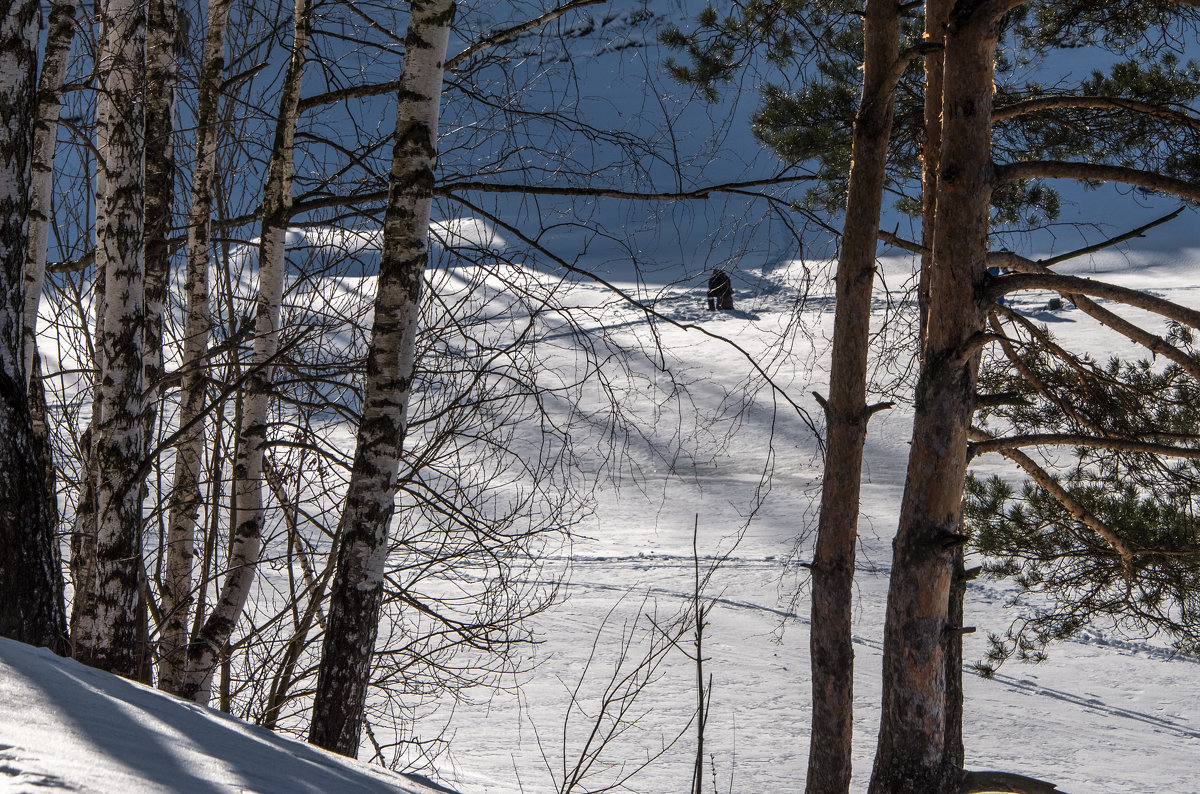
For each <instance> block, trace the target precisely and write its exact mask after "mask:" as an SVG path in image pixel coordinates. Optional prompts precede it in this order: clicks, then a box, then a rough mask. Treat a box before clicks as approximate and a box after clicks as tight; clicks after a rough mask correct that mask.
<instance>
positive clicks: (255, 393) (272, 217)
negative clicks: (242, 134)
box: [179, 0, 312, 703]
mask: <svg viewBox="0 0 1200 794" xmlns="http://www.w3.org/2000/svg"><path fill="white" fill-rule="evenodd" d="M223 2H225V3H226V11H225V13H227V11H228V0H223ZM311 13H312V3H311V0H297V2H296V7H295V23H294V34H293V40H292V55H291V61H290V62H289V64H288V70H287V74H286V76H285V77H284V85H283V93H282V97H281V99H280V104H279V117H278V121H277V123H276V127H275V142H274V145H273V147H272V150H271V161H270V164H269V165H268V170H267V181H266V184H265V186H264V187H263V222H262V231H261V234H260V235H259V241H260V248H259V266H258V304H257V306H256V309H255V319H254V330H255V336H254V353H253V357H252V359H251V362H250V367H251V369H250V373H249V377H248V378H247V382H246V388H245V392H244V397H243V400H244V402H243V409H242V410H243V413H242V419H241V425H240V426H241V428H242V431H241V437H240V438H239V439H238V445H237V454H236V456H235V460H234V471H233V477H234V494H235V512H234V518H233V537H232V539H231V542H230V553H229V570H228V571H227V573H226V575H225V579H224V581H223V582H222V585H221V591H220V594H219V595H218V597H217V601H216V603H215V604H214V605H213V608H212V611H211V613H210V614H209V615H208V617H207V618H206V619H205V621H204V623H203V624H202V625H201V627H200V628H199V630H198V631H197V632H196V633H195V636H193V637H192V640H191V642H190V643H189V645H188V651H187V663H186V665H187V669H186V672H185V674H184V676H183V681H182V686H181V687H180V689H179V694H180V695H182V696H183V697H186V698H188V699H190V700H194V701H196V702H197V703H207V702H208V699H209V697H210V696H211V693H212V676H213V672H214V671H215V669H216V666H217V664H218V662H219V661H220V655H221V648H222V647H224V646H225V643H226V642H228V641H229V637H230V635H231V634H232V633H233V628H234V626H235V625H236V624H237V621H238V618H239V617H240V616H241V614H242V610H243V609H244V608H245V605H246V599H247V598H248V597H249V595H250V586H251V584H253V582H254V573H255V567H256V566H257V564H258V557H259V550H260V547H261V545H262V527H263V497H262V489H263V477H262V471H263V455H264V454H265V450H266V436H267V408H268V403H269V397H270V388H271V367H270V364H271V361H272V360H273V359H274V357H275V353H276V351H277V349H278V346H279V313H280V305H281V303H282V301H283V276H284V253H285V250H284V244H285V234H286V231H287V222H288V218H289V217H290V214H291V205H292V168H293V164H292V153H293V138H294V135H295V130H296V117H297V113H298V110H297V109H298V107H299V104H300V81H301V77H302V75H303V73H304V60H305V57H306V53H307V50H308V37H309V29H310V15H311ZM210 35H211V32H210ZM214 111H215V105H214ZM214 123H215V117H214ZM212 132H213V135H214V139H215V128H214V130H213V131H212ZM191 255H192V254H191V253H190V252H189V257H190V256H191ZM205 256H206V257H207V253H205Z"/></svg>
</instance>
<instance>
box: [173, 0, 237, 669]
mask: <svg viewBox="0 0 1200 794" xmlns="http://www.w3.org/2000/svg"><path fill="white" fill-rule="evenodd" d="M231 5H232V2H231V0H213V2H210V3H209V6H208V31H207V33H206V35H205V41H204V55H203V60H202V62H201V67H200V69H201V71H200V85H199V97H198V99H197V111H196V160H195V166H194V168H193V173H192V197H191V201H190V206H189V209H188V218H187V240H188V243H187V278H186V287H185V289H186V292H187V316H186V318H185V320H184V340H183V361H182V363H181V365H180V368H181V370H182V372H183V378H182V383H181V386H180V398H179V403H180V405H179V425H180V429H181V430H182V431H183V433H182V435H181V436H180V439H179V443H178V444H177V445H176V448H175V472H174V480H173V484H172V490H171V497H170V502H169V508H168V516H167V547H166V562H165V565H164V571H163V582H162V591H161V605H160V606H161V610H162V614H163V625H162V629H161V639H160V640H159V665H158V678H159V680H158V686H159V688H160V689H164V690H166V691H168V692H173V693H178V692H179V691H180V687H181V686H182V683H183V676H184V670H185V667H186V661H187V634H188V632H187V620H188V609H189V607H190V604H191V601H192V559H193V557H194V556H195V536H196V520H197V518H198V516H199V513H200V501H201V498H200V467H201V465H202V458H203V454H204V427H205V423H204V422H203V421H201V420H200V417H201V416H202V413H203V411H204V401H205V393H206V388H205V387H206V383H207V379H206V378H205V366H204V364H205V356H206V354H207V352H208V342H209V334H210V332H211V328H212V318H211V315H210V312H209V300H208V294H209V293H208V264H209V259H210V255H211V245H210V238H211V233H212V211H213V174H214V171H215V169H216V163H217V137H218V122H219V121H220V118H219V115H218V112H217V111H218V103H219V102H220V98H221V80H222V78H223V76H224V74H225V29H226V23H227V21H228V19H229V9H230V6H231Z"/></svg>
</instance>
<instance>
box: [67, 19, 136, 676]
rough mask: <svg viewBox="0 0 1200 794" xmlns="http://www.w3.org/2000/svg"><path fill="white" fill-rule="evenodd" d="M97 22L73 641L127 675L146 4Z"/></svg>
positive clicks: (131, 666)
mask: <svg viewBox="0 0 1200 794" xmlns="http://www.w3.org/2000/svg"><path fill="white" fill-rule="evenodd" d="M100 25H101V31H102V32H101V40H100V53H99V63H98V68H97V72H98V83H99V90H98V92H97V97H98V99H97V117H98V119H99V129H98V130H97V141H98V146H97V150H98V157H99V163H98V171H99V173H100V178H98V179H97V182H98V184H99V185H100V186H101V189H100V190H99V195H98V196H97V202H96V203H97V224H96V248H97V257H96V259H97V265H98V267H99V266H101V265H102V267H103V270H102V271H101V273H102V275H100V276H98V277H102V278H103V279H104V303H103V307H102V314H103V326H104V329H103V332H102V334H101V335H100V337H99V339H98V340H97V341H98V345H97V355H98V357H99V359H100V360H99V361H98V362H97V363H98V368H99V370H100V381H99V399H98V402H99V413H100V416H99V421H96V420H95V419H94V420H93V433H94V436H95V442H94V450H95V469H94V477H95V482H96V517H95V521H96V524H95V526H96V562H95V572H94V575H93V577H92V580H91V581H90V582H85V583H82V584H83V585H84V586H86V587H88V588H90V589H91V591H92V596H91V598H90V599H89V609H88V610H87V613H86V614H82V615H80V616H79V620H78V622H77V623H76V624H75V629H76V631H77V636H75V637H73V640H74V646H75V656H76V658H77V659H79V660H80V661H83V662H84V663H86V664H89V665H92V666H94V667H99V668H101V669H104V670H108V671H109V672H113V673H117V674H119V675H124V676H127V677H134V676H135V675H136V673H137V669H138V665H139V656H140V653H139V649H138V647H137V645H138V633H139V630H138V606H137V605H138V580H139V575H140V567H141V564H142V554H141V528H142V483H141V482H140V481H139V478H138V477H137V471H138V469H139V467H140V466H141V463H142V459H143V457H144V449H143V447H144V439H143V425H142V421H143V420H142V411H143V407H142V404H143V399H144V398H143V394H142V392H143V389H142V378H143V371H142V326H143V309H144V287H145V263H144V258H143V249H142V242H143V240H142V232H143V217H144V212H145V170H144V169H145V165H144V145H143V143H144V141H143V137H142V136H143V132H144V115H143V105H142V97H143V92H144V89H145V71H146V61H145V32H146V6H145V3H144V2H139V0H107V2H105V3H104V5H103V6H102V8H101V13H100ZM98 310H99V309H98Z"/></svg>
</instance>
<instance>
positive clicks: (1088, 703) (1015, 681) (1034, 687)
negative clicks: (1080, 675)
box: [522, 556, 1200, 739]
mask: <svg viewBox="0 0 1200 794" xmlns="http://www.w3.org/2000/svg"><path fill="white" fill-rule="evenodd" d="M700 559H701V561H702V562H712V561H713V560H715V559H716V558H714V557H711V556H710V557H701V558H700ZM575 562H576V563H579V562H584V561H583V560H579V559H576V560H575ZM586 562H591V563H604V564H605V565H607V566H611V565H614V564H621V563H630V562H633V563H636V564H637V565H638V566H639V567H647V566H643V565H642V564H643V563H647V562H652V563H654V565H653V566H649V567H664V568H678V569H680V570H686V571H690V570H691V569H692V565H693V561H692V560H689V559H686V558H683V557H676V558H665V559H659V560H647V559H646V558H639V557H623V558H617V557H607V558H592V559H588V560H586ZM724 562H726V563H734V564H735V567H736V569H737V570H742V566H743V564H745V565H749V566H753V565H754V564H755V563H760V564H761V565H762V567H766V566H767V564H768V563H771V560H768V559H763V560H748V559H746V558H728V559H726V560H725V561H724ZM856 569H858V567H857V566H856ZM522 581H523V582H526V583H528V584H542V585H550V584H554V582H553V581H551V580H539V579H528V580H522ZM566 586H567V587H569V588H586V589H590V590H603V591H610V592H617V593H621V594H625V593H628V592H629V588H628V586H626V585H621V584H607V583H604V582H596V581H582V580H578V579H572V580H571V581H569V582H567V583H566ZM639 592H643V593H646V594H647V595H652V596H665V597H668V598H675V599H679V600H680V601H690V600H692V598H693V594H691V593H686V592H682V591H679V590H672V589H669V588H664V587H656V586H650V587H647V588H644V589H642V590H640V591H639ZM703 600H705V601H707V602H710V603H713V604H720V605H721V606H725V607H730V608H733V609H741V610H748V611H751V612H757V613H762V614H769V615H773V616H775V617H777V618H780V619H783V620H791V621H796V622H799V623H801V624H803V625H806V626H807V625H811V623H812V621H811V620H810V619H809V618H807V617H805V616H803V615H800V614H798V613H796V612H794V611H792V610H788V609H782V608H780V607H773V606H767V605H764V604H757V603H754V602H752V601H745V600H741V599H733V598H725V597H722V596H711V597H705V598H704V599H703ZM852 639H853V641H854V643H855V644H856V645H860V646H862V647H865V648H870V649H872V650H874V651H877V652H879V653H883V643H882V642H881V641H878V640H874V639H870V638H867V637H863V636H861V635H858V634H855V635H854V636H853V638H852ZM1068 641H1069V642H1074V643H1076V644H1081V645H1095V646H1100V647H1113V643H1097V642H1088V641H1085V640H1068ZM1117 642H1118V643H1119V645H1120V646H1121V647H1122V648H1124V649H1126V650H1129V651H1131V652H1133V653H1139V654H1144V655H1148V656H1151V657H1157V658H1162V657H1163V656H1164V655H1166V654H1167V653H1168V652H1167V651H1165V650H1164V649H1161V648H1155V647H1153V646H1138V645H1137V644H1136V643H1130V642H1122V641H1117ZM1171 657H1172V661H1176V662H1188V663H1192V664H1197V663H1200V659H1197V658H1196V657H1192V656H1187V655H1183V654H1172V655H1171ZM963 672H964V673H966V674H969V675H977V673H975V670H974V667H973V666H972V665H970V664H964V665H963ZM991 679H992V680H993V681H995V682H997V683H1000V684H1003V685H1004V686H1006V687H1008V688H1010V689H1013V690H1019V691H1022V692H1026V693H1030V694H1034V695H1037V696H1039V697H1045V698H1053V699H1055V700H1060V701H1062V702H1064V703H1070V704H1072V705H1074V706H1078V707H1080V708H1081V709H1083V710H1085V711H1091V712H1102V713H1104V714H1108V715H1110V716H1114V717H1121V718H1123V719H1128V720H1135V721H1137V722H1143V723H1146V724H1147V725H1152V726H1154V727H1155V728H1158V729H1161V730H1168V731H1171V732H1173V733H1176V734H1178V735H1180V736H1184V737H1187V738H1191V739H1200V730H1197V729H1194V728H1190V727H1188V726H1187V725H1185V724H1183V723H1180V722H1176V721H1174V720H1170V719H1166V718H1164V717H1158V716H1155V715H1153V714H1147V713H1145V712H1141V711H1135V710H1132V709H1126V708H1121V707H1120V706H1114V705H1112V704H1109V703H1105V702H1103V701H1101V700H1098V699H1096V698H1091V697H1086V696H1084V695H1077V694H1074V693H1072V692H1066V691H1064V690H1061V689H1054V688H1051V687H1047V686H1044V685H1042V684H1039V683H1037V682H1036V681H1033V680H1031V679H1028V678H1021V677H1018V676H1013V675H1008V674H1006V673H1000V672H997V673H994V674H993V675H992V676H991Z"/></svg>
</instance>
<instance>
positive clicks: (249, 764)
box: [0, 639, 449, 794]
mask: <svg viewBox="0 0 1200 794" xmlns="http://www.w3.org/2000/svg"><path fill="white" fill-rule="evenodd" d="M0 790H4V791H23V792H24V791H28V792H49V791H81V792H120V793H121V794H137V793H138V792H196V793H197V794H223V793H224V792H264V793H266V792H313V793H314V794H316V792H364V794H365V793H367V792H375V793H377V794H385V793H386V794H433V792H445V791H448V790H449V789H446V788H440V787H436V786H430V785H425V784H424V783H422V782H421V781H420V780H418V779H417V778H413V777H409V776H405V775H399V774H395V773H391V772H388V771H386V770H383V769H380V768H379V767H372V766H368V765H367V764H361V763H358V762H356V761H353V760H350V759H347V758H342V757H340V756H337V755H334V754H332V753H327V752H325V751H324V750H321V749H318V748H316V747H313V746H311V745H308V744H304V743H302V742H298V741H294V740H292V739H287V738H284V737H282V736H280V735H278V734H275V733H272V732H270V731H267V730H264V729H262V728H257V727H254V726H252V725H247V724H246V723H244V722H241V721H240V720H236V719H234V718H232V717H230V716H228V715H226V714H222V713H221V712H219V711H216V710H214V709H210V708H205V707H203V706H197V705H195V704H193V703H187V702H184V701H182V700H179V699H178V698H174V697H171V696H170V695H166V694H163V693H162V692H159V691H157V690H154V689H150V688H148V687H145V686H142V685H141V684H136V683H133V682H131V681H126V680H125V679H123V678H118V677H116V676H113V675H109V674H108V673H104V672H101V671H99V670H93V669H91V668H89V667H84V666H83V665H81V664H79V663H78V662H75V661H72V660H70V659H62V658H59V657H57V656H55V655H54V654H52V653H50V652H49V651H47V650H45V649H40V648H31V647H29V646H28V645H22V644H20V643H17V642H13V641H11V640H7V639H0Z"/></svg>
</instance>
